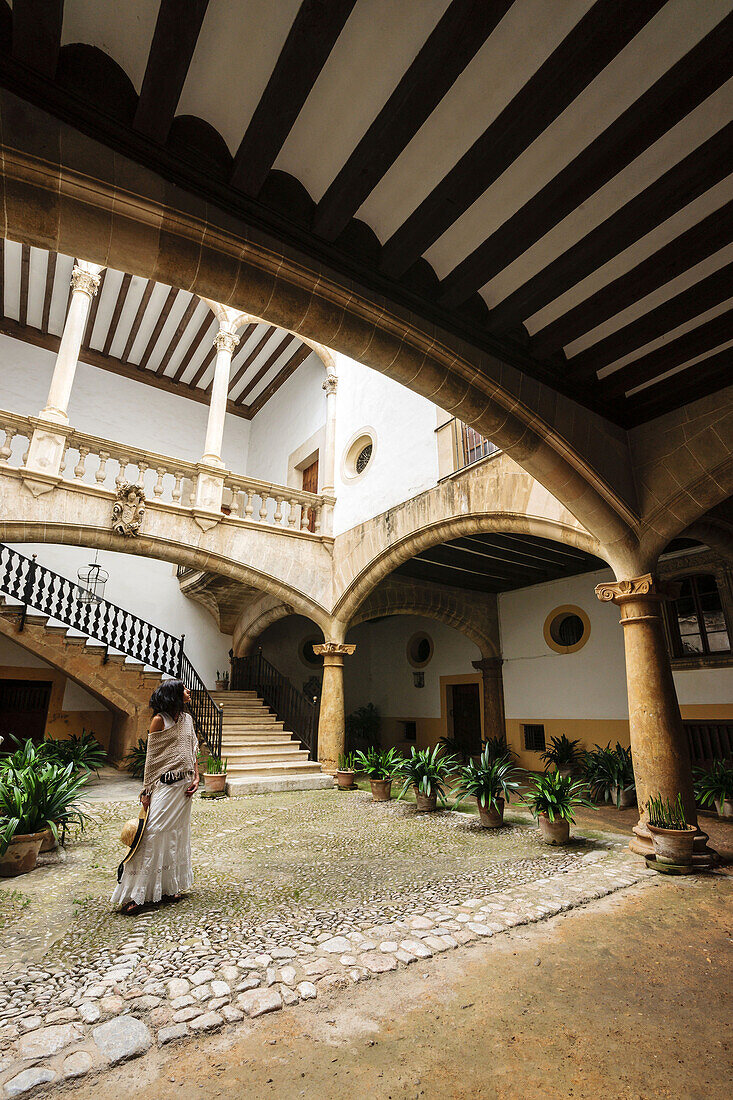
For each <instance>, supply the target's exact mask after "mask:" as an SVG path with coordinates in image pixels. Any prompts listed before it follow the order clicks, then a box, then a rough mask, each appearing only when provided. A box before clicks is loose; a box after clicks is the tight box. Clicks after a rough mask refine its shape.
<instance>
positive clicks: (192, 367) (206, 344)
mask: <svg viewBox="0 0 733 1100" xmlns="http://www.w3.org/2000/svg"><path fill="white" fill-rule="evenodd" d="M201 319H202V320H203V318H201ZM217 327H218V326H217V323H216V319H215V318H214V317H213V316H212V318H211V328H210V329H209V331H208V332H207V333H206V335H205V336H204V338H203V340H202V341H201V343H200V344H199V346H198V348H197V349H196V352H195V353H194V355H192V356H191V362H190V363H189V364H188V366H187V367H186V369H185V371H184V372H183V374H182V375H181V379H180V380H181V382H185V383H189V382H191V380H192V379H193V378H194V377H195V375H196V372H197V371H198V369H199V367H200V366H201V364H202V363H203V361H204V359H205V358H206V356H207V355H208V354H209V352H210V351H211V345H212V343H213V340H214V336H215V335H216V330H217ZM186 351H188V347H187V348H186ZM209 370H210V372H211V373H213V368H209ZM203 384H204V380H203V378H200V379H199V381H198V385H199V386H202V385H203Z"/></svg>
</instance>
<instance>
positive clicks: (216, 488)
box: [193, 462, 224, 531]
mask: <svg viewBox="0 0 733 1100" xmlns="http://www.w3.org/2000/svg"><path fill="white" fill-rule="evenodd" d="M196 469H197V470H198V476H197V478H196V493H195V496H194V501H193V514H194V519H195V520H196V523H197V524H198V525H199V527H200V528H201V530H202V531H208V530H210V528H212V527H214V526H215V525H216V524H217V523H220V522H221V519H222V514H223V513H222V510H221V501H222V497H223V495H224V469H223V463H222V464H221V465H219V464H218V463H217V464H214V463H210V462H199V463H198V464H197V467H196Z"/></svg>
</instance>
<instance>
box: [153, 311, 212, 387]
mask: <svg viewBox="0 0 733 1100" xmlns="http://www.w3.org/2000/svg"><path fill="white" fill-rule="evenodd" d="M207 315H208V316H209V317H211V320H212V322H213V320H214V318H213V317H212V316H211V310H210V309H209V307H208V306H207V305H206V303H205V302H199V304H198V305H197V306H196V309H195V310H194V311H193V313H192V314H191V320H190V321H189V322H188V324H187V325H186V327H185V329H184V330H183V332H182V333H181V339H180V340H179V341H178V344H177V345H176V349H175V351H174V352H173V354H172V355H171V357H170V359H169V361H168V365H167V367H166V368H165V370H164V371H163V374H164V375H166V376H167V377H169V378H172V377H173V376H174V375H175V373H176V371H177V370H178V367H179V365H180V362H181V360H182V359H183V357H184V355H185V354H186V352H187V351H188V349H189V348H190V346H191V341H192V340H193V338H194V336H195V335H196V333H197V332H198V330H199V329H200V327H201V325H202V324H203V323H204V317H206V316H207ZM201 343H202V345H203V347H205V348H206V350H207V351H208V350H209V349H210V348H211V343H210V341H208V340H207V339H206V336H204V338H203V340H202V341H201ZM158 363H159V365H160V360H159V361H158Z"/></svg>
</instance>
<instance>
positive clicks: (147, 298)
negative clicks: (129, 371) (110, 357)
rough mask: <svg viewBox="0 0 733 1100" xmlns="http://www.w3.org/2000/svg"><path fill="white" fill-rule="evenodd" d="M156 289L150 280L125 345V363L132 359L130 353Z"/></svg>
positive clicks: (123, 357) (123, 353)
mask: <svg viewBox="0 0 733 1100" xmlns="http://www.w3.org/2000/svg"><path fill="white" fill-rule="evenodd" d="M154 287H155V283H154V282H153V281H152V279H148V281H147V283H146V285H145V290H144V291H143V296H142V298H141V299H140V302H139V304H138V307H137V311H136V313H135V317H134V319H133V322H132V325H131V327H130V331H129V333H128V336H127V341H126V343H125V349H124V351H123V352H122V361H123V362H125V363H126V362H127V360H128V359H129V358H130V352H131V351H132V345H133V344H134V343H135V339H136V337H137V334H138V332H139V330H140V325H141V324H142V320H143V317H144V316H145V310H146V309H147V308H148V302H149V301H150V295H151V294H152V293H153V289H154Z"/></svg>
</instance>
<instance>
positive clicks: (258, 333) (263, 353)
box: [230, 325, 283, 401]
mask: <svg viewBox="0 0 733 1100" xmlns="http://www.w3.org/2000/svg"><path fill="white" fill-rule="evenodd" d="M267 328H269V326H268V325H258V326H257V328H256V329H255V331H254V332H253V333H252V336H251V337H250V339H249V340H248V341H247V345H246V351H245V354H244V355H243V356H242V358H241V360H240V361H239V363H237V364H236V370H238V369H239V366H240V365H241V363H243V362H244V360H245V358H246V357H247V355H249V353H250V352H251V351H252V350H253V349H254V347H255V345H256V344H257V343H258V342H259V341H260V340H261V339H262V337H263V336H264V334H265V331H266V330H267ZM282 339H283V330H282V329H279V328H276V329H275V331H274V332H273V333H272V335H271V336H270V338H269V340H267V342H266V343H265V345H264V347H262V348H261V349H260V351H259V353H258V355H257V357H256V358H255V359H254V360H253V362H251V363H250V365H249V366H248V368H247V372H246V374H245V375H244V377H243V378H240V380H239V382H238V383H237V385H236V387H235V389H233V390H232V391H231V394H230V396H231V397H232V398H235V399H236V397H238V396H239V394H240V393H241V392H242V390H243V389H244V388H245V387H246V386H248V385H249V382H250V379H252V378H254V376H255V375H256V374H257V371H258V370H259V369H260V367H261V366H263V364H264V363H265V361H266V359H267V357H268V356H269V355H272V353H273V351H274V350H275V348H276V347H278V346H279V344H280V343H281V342H282ZM236 370H235V365H233V366H232V375H231V377H232V378H233V377H234V374H235V373H236ZM250 399H251V395H249V394H248V395H247V400H248V401H249V400H250Z"/></svg>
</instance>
